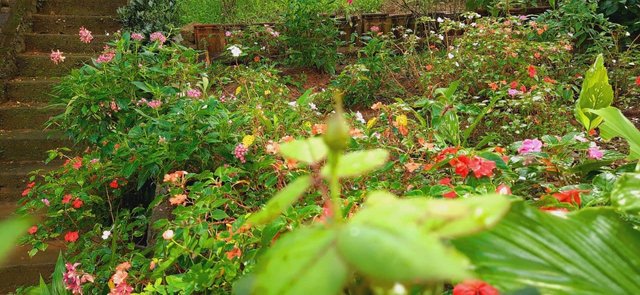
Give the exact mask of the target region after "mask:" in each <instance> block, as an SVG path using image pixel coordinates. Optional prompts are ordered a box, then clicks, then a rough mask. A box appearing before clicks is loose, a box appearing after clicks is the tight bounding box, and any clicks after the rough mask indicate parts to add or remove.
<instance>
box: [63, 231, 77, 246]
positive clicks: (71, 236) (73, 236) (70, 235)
mask: <svg viewBox="0 0 640 295" xmlns="http://www.w3.org/2000/svg"><path fill="white" fill-rule="evenodd" d="M79 237H80V235H79V234H78V232H77V231H70V232H67V233H66V234H64V240H65V241H66V242H69V243H73V242H75V241H77V240H78V238H79Z"/></svg>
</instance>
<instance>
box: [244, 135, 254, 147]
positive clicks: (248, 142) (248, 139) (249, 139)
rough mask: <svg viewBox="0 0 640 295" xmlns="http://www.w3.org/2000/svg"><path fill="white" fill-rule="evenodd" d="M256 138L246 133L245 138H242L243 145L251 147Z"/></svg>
mask: <svg viewBox="0 0 640 295" xmlns="http://www.w3.org/2000/svg"><path fill="white" fill-rule="evenodd" d="M255 140H256V137H255V136H253V135H245V136H244V138H242V145H244V147H247V148H248V147H249V146H250V145H252V144H253V142H254V141H255Z"/></svg>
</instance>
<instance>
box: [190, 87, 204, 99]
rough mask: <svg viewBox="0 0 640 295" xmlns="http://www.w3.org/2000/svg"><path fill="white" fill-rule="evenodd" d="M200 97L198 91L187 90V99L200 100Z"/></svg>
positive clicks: (200, 93)
mask: <svg viewBox="0 0 640 295" xmlns="http://www.w3.org/2000/svg"><path fill="white" fill-rule="evenodd" d="M201 95H202V92H200V90H198V89H189V90H187V96H188V97H191V98H200V96H201Z"/></svg>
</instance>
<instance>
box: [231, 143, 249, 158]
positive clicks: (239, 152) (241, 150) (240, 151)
mask: <svg viewBox="0 0 640 295" xmlns="http://www.w3.org/2000/svg"><path fill="white" fill-rule="evenodd" d="M248 151H249V150H248V149H247V148H246V147H245V146H244V145H243V144H241V143H240V144H238V145H237V146H236V149H235V150H234V151H233V155H234V156H235V157H236V159H238V160H240V163H245V162H247V160H246V159H245V158H244V156H245V155H246V154H247V152H248Z"/></svg>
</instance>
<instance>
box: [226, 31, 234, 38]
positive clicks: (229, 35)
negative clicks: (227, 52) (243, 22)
mask: <svg viewBox="0 0 640 295" xmlns="http://www.w3.org/2000/svg"><path fill="white" fill-rule="evenodd" d="M224 35H225V36H227V37H231V35H233V33H231V31H226V32H224Z"/></svg>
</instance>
